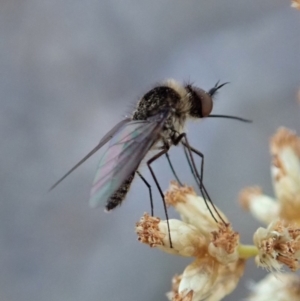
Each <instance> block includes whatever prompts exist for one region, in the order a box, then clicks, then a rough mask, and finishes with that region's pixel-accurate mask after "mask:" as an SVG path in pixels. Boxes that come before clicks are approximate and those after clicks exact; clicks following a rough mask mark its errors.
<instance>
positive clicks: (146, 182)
mask: <svg viewBox="0 0 300 301" xmlns="http://www.w3.org/2000/svg"><path fill="white" fill-rule="evenodd" d="M136 173H137V174H138V175H139V177H140V178H141V179H142V181H143V182H144V183H145V185H146V186H147V187H148V189H149V196H150V205H151V216H153V215H154V206H153V199H152V189H151V185H150V184H149V183H148V181H147V180H146V179H145V178H144V177H143V176H142V175H141V173H140V172H139V171H138V170H137V171H136Z"/></svg>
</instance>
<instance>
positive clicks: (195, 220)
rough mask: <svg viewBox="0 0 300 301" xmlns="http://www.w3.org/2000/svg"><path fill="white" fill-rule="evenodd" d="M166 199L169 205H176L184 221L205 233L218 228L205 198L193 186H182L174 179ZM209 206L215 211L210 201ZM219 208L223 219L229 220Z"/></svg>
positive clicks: (207, 234) (208, 234) (208, 233)
mask: <svg viewBox="0 0 300 301" xmlns="http://www.w3.org/2000/svg"><path fill="white" fill-rule="evenodd" d="M165 200H166V202H167V204H168V205H172V206H174V207H175V209H176V210H177V211H178V212H179V213H180V214H181V219H182V220H183V221H184V222H186V223H188V224H191V225H194V226H196V227H197V228H198V229H199V230H200V232H201V233H202V234H203V235H206V236H207V237H209V236H210V232H212V231H215V230H218V224H217V223H216V222H215V220H214V218H213V217H212V215H211V213H210V211H209V210H208V208H207V206H206V204H205V202H204V200H203V199H202V198H201V197H198V196H197V195H196V193H195V191H194V189H193V188H192V187H188V186H183V187H182V186H180V185H179V184H177V183H176V182H174V181H173V182H171V185H170V188H169V190H168V191H167V192H166V194H165ZM208 206H209V208H210V209H211V211H212V212H215V211H214V208H213V207H212V205H211V204H210V203H208ZM217 210H218V212H219V214H220V215H221V217H222V218H223V220H224V221H225V222H227V218H226V217H225V215H224V214H223V213H222V212H221V211H220V210H219V209H217ZM215 214H216V213H215Z"/></svg>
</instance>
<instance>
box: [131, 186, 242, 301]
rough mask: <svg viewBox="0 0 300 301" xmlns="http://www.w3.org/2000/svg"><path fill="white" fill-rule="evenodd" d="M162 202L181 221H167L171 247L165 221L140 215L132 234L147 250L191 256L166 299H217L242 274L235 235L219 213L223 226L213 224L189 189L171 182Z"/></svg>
mask: <svg viewBox="0 0 300 301" xmlns="http://www.w3.org/2000/svg"><path fill="white" fill-rule="evenodd" d="M165 199H166V202H167V204H168V205H172V206H174V208H175V209H176V210H177V211H178V212H179V213H180V215H181V218H182V221H180V220H175V219H170V220H169V225H170V234H171V239H172V248H171V247H170V242H169V236H168V227H167V222H166V221H162V220H160V219H158V218H156V217H151V216H149V215H148V214H144V216H143V217H142V218H141V220H140V221H139V222H138V223H137V227H136V232H137V234H138V237H139V240H140V241H141V242H143V243H146V244H148V245H149V246H150V247H157V248H159V249H161V250H163V251H165V252H167V253H170V254H176V255H181V256H191V257H195V260H194V261H193V262H192V263H191V264H190V265H188V266H187V267H186V269H185V270H184V272H183V274H182V275H180V276H176V278H175V279H174V280H173V289H172V292H170V293H168V298H169V299H170V300H173V301H175V300H176V301H179V300H184V301H186V300H194V301H195V300H203V299H204V298H208V299H207V300H211V301H212V300H221V299H222V298H223V297H224V296H226V295H227V294H229V293H230V292H231V291H232V290H233V289H234V288H235V287H236V285H237V283H238V281H239V279H240V277H241V276H242V274H243V271H244V265H245V260H244V259H240V256H239V248H240V245H239V234H238V233H237V232H234V231H233V229H232V227H231V226H230V224H229V223H228V222H227V221H228V219H227V218H226V216H225V215H224V214H223V213H222V212H221V211H219V214H220V215H221V216H222V218H223V219H224V220H225V221H226V224H224V223H216V222H215V220H214V219H213V217H212V216H211V214H210V212H209V210H208V208H207V207H206V205H205V203H204V201H203V199H202V198H200V197H198V196H197V195H196V193H195V191H194V190H193V189H192V188H191V187H187V186H184V187H182V186H179V185H178V184H177V183H175V182H172V183H171V185H170V188H169V190H168V191H167V193H166V194H165ZM209 206H211V205H209ZM211 209H212V210H213V208H212V207H211ZM217 210H218V209H217Z"/></svg>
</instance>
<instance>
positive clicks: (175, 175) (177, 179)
mask: <svg viewBox="0 0 300 301" xmlns="http://www.w3.org/2000/svg"><path fill="white" fill-rule="evenodd" d="M165 155H166V157H167V160H168V162H169V165H170V168H171V170H172V172H173V175H174V177H175V178H176V181H177V182H178V183H179V185H180V186H183V185H182V183H181V181H180V180H179V178H178V176H177V174H176V172H175V169H174V167H173V164H172V162H171V159H170V156H169V153H165Z"/></svg>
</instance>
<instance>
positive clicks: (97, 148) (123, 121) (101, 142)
mask: <svg viewBox="0 0 300 301" xmlns="http://www.w3.org/2000/svg"><path fill="white" fill-rule="evenodd" d="M130 121H131V119H130V118H126V119H124V120H122V121H120V122H119V123H118V124H116V125H115V126H114V127H113V128H112V129H111V130H110V131H109V132H108V133H107V134H106V135H105V136H104V137H103V138H102V139H101V140H100V142H99V143H98V145H97V146H96V147H95V148H93V149H92V150H91V151H90V152H89V153H88V154H87V155H86V156H85V157H84V158H82V159H81V160H80V161H79V162H78V163H77V164H76V165H75V166H73V167H72V168H71V169H70V170H69V171H68V172H67V173H66V174H65V175H64V176H62V177H61V178H60V179H59V180H58V181H57V182H56V183H54V184H53V185H52V186H51V188H50V189H49V191H50V190H52V189H53V188H55V187H56V186H57V185H58V184H59V183H60V182H61V181H63V180H64V179H65V178H66V177H67V176H68V175H69V174H70V173H71V172H73V171H74V170H75V169H76V168H77V167H79V166H80V165H81V164H82V163H83V162H85V161H86V160H87V159H88V158H89V157H91V156H92V155H93V154H94V153H95V152H97V151H98V150H99V149H100V148H101V147H102V146H103V145H104V144H106V143H107V142H108V141H109V140H110V139H111V138H112V137H113V136H114V134H115V133H116V132H117V131H118V130H119V129H120V128H122V127H123V126H124V125H125V124H126V123H129V122H130Z"/></svg>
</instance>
